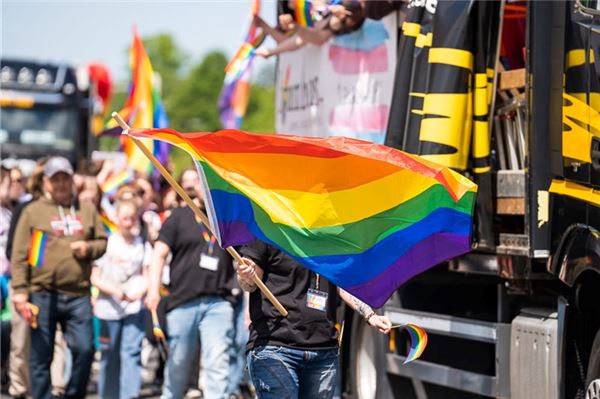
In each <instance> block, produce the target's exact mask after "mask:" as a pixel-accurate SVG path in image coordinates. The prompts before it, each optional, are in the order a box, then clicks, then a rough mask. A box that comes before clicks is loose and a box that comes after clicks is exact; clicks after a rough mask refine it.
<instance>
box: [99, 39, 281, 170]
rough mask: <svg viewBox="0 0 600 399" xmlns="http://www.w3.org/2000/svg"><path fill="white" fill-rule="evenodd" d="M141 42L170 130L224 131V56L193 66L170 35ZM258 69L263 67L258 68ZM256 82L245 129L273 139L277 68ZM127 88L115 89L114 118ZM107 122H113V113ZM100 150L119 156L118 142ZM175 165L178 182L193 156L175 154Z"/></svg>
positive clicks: (106, 142)
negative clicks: (221, 106) (156, 76)
mask: <svg viewBox="0 0 600 399" xmlns="http://www.w3.org/2000/svg"><path fill="white" fill-rule="evenodd" d="M143 42H144V47H145V48H146V52H147V53H148V56H149V57H150V61H151V63H152V67H153V69H154V71H156V72H158V73H159V74H160V75H161V80H162V87H161V97H162V100H163V102H164V104H165V108H166V111H167V115H168V117H169V122H170V125H171V127H172V128H173V129H176V130H179V131H181V132H212V131H216V130H219V129H221V122H220V120H219V109H218V99H219V94H220V92H221V88H222V86H223V79H224V77H225V72H224V69H225V66H226V65H227V62H228V58H227V57H226V55H225V54H224V53H223V52H222V51H219V50H215V51H211V52H209V53H208V54H206V55H205V56H204V57H203V58H202V60H200V62H197V63H193V62H190V59H189V56H188V55H186V54H185V53H184V52H183V51H182V50H181V49H179V48H178V47H177V43H176V42H175V40H174V39H173V38H172V37H171V36H170V35H169V34H164V33H162V34H158V35H155V36H151V37H146V38H144V39H143ZM189 64H191V65H189ZM260 65H261V63H257V64H256V66H260ZM256 66H255V67H256ZM255 76H256V79H255V81H254V82H255V83H254V84H252V87H251V89H250V101H249V103H248V111H247V113H246V117H245V118H244V121H243V122H242V129H244V130H247V131H251V132H261V133H263V132H264V133H271V132H274V131H275V88H274V81H275V78H274V76H275V67H274V64H273V63H267V64H264V65H262V66H261V67H260V69H258V70H257V72H256V75H255ZM128 87H129V82H125V83H123V84H120V85H119V87H117V90H115V93H114V94H113V96H112V99H111V102H110V104H109V107H108V109H109V110H110V111H111V112H112V111H118V110H120V109H121V108H123V104H125V99H126V98H127V90H128ZM107 118H110V113H109V115H107ZM99 148H100V149H102V150H108V151H111V150H113V151H116V150H118V148H119V140H118V138H113V137H100V139H99ZM171 159H172V160H173V163H174V167H175V171H174V175H175V176H177V175H179V173H181V171H182V170H183V169H185V168H186V167H188V166H191V165H192V161H191V159H190V157H189V155H188V154H187V153H185V152H183V151H181V150H178V149H177V148H174V149H173V150H172V152H171Z"/></svg>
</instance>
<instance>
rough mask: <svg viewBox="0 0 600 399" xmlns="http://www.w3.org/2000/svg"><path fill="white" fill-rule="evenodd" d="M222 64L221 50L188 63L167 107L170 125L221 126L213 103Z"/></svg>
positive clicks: (189, 128) (200, 128) (191, 129)
mask: <svg viewBox="0 0 600 399" xmlns="http://www.w3.org/2000/svg"><path fill="white" fill-rule="evenodd" d="M226 65H227V58H226V57H225V54H223V52H221V51H212V52H210V53H208V54H207V55H206V56H205V57H204V59H203V60H202V62H200V64H198V65H196V66H195V67H192V69H191V70H190V73H189V74H188V76H187V77H186V78H185V79H184V80H183V81H182V82H181V85H180V87H179V89H178V90H177V92H176V93H175V94H174V96H173V99H172V102H170V104H171V105H172V106H171V107H169V108H167V112H168V115H169V118H170V120H171V126H172V127H173V128H174V129H177V130H180V131H184V132H198V131H203V132H211V131H215V130H218V129H220V128H221V122H220V120H219V111H218V106H217V103H218V100H219V93H220V92H221V87H222V85H223V78H224V77H225V72H224V69H225V66H226Z"/></svg>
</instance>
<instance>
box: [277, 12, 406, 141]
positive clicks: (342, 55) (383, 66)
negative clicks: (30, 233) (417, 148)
mask: <svg viewBox="0 0 600 399" xmlns="http://www.w3.org/2000/svg"><path fill="white" fill-rule="evenodd" d="M396 18H397V17H396V15H395V14H392V15H389V16H387V17H386V18H384V19H382V20H381V21H375V20H369V19H367V20H366V21H365V23H364V24H363V26H362V28H361V29H360V30H358V31H356V32H353V33H350V34H347V35H342V36H334V37H333V38H332V39H331V40H330V41H329V42H328V43H326V44H324V45H323V46H313V45H309V46H306V47H304V48H302V49H300V50H298V51H295V52H289V53H284V54H282V55H281V56H280V58H279V64H278V71H277V93H276V100H277V107H276V112H277V115H276V128H277V132H279V133H290V134H297V135H306V136H347V137H354V138H359V139H363V140H369V141H373V142H375V143H383V141H384V139H385V131H386V127H387V122H388V115H389V109H390V103H391V99H392V89H393V82H394V70H395V67H396V48H397V46H396V45H397V42H396V40H397V29H398V28H397V27H398V23H397V19H396Z"/></svg>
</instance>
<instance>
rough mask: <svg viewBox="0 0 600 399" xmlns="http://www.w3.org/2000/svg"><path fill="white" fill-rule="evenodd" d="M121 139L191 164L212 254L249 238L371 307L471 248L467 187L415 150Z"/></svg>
mask: <svg viewBox="0 0 600 399" xmlns="http://www.w3.org/2000/svg"><path fill="white" fill-rule="evenodd" d="M130 134H131V135H133V136H135V137H138V138H142V137H152V138H153V139H157V140H164V141H167V142H169V143H171V144H173V145H176V146H178V147H180V148H182V149H183V150H185V151H187V152H188V153H189V154H190V155H191V156H192V157H193V158H194V159H195V160H196V162H197V165H198V167H199V170H200V172H201V175H202V176H203V182H204V191H205V198H206V204H207V210H208V216H209V218H210V220H211V224H212V226H213V230H214V232H215V235H216V237H217V240H218V241H219V243H220V244H221V246H222V247H226V246H233V245H241V244H244V243H248V242H250V241H252V240H254V239H255V238H259V239H260V240H262V241H264V242H267V243H270V244H272V245H275V246H277V247H278V248H280V249H281V250H283V251H284V252H286V253H288V254H289V255H290V256H292V257H293V258H295V259H296V260H298V261H299V262H300V263H302V264H304V265H305V266H306V267H308V268H309V269H311V270H313V271H315V272H317V273H320V274H321V275H323V276H324V277H326V278H327V279H328V280H330V281H331V282H333V283H334V284H336V285H338V286H340V287H342V288H344V289H345V290H347V291H348V292H350V293H351V294H353V295H354V296H356V297H357V298H360V299H361V300H362V301H364V302H366V303H368V304H370V305H371V306H374V307H380V306H382V305H383V304H384V303H385V301H386V300H387V298H389V296H390V295H391V294H392V293H393V292H394V291H395V290H396V288H397V287H398V286H399V285H400V284H402V283H403V282H405V281H407V280H408V279H410V278H411V277H413V276H414V275H416V274H418V273H421V272H423V271H425V270H427V269H429V268H431V267H433V266H435V265H437V264H439V263H441V262H443V261H445V260H448V259H450V258H453V257H455V256H458V255H461V254H464V253H466V252H468V251H470V249H471V246H470V233H471V222H472V210H473V205H474V201H475V194H476V190H477V186H476V185H475V184H474V183H472V182H471V181H470V180H468V179H467V178H465V177H463V176H461V175H460V174H458V173H456V172H453V171H452V170H450V169H448V168H445V167H442V166H440V165H437V164H434V163H433V162H430V161H427V160H425V159H423V158H420V157H418V156H416V155H411V154H407V153H404V152H401V151H399V150H395V149H392V148H389V147H385V146H383V145H379V144H374V143H371V142H367V141H362V140H356V139H350V138H345V137H328V138H315V137H299V136H288V135H260V134H250V133H246V132H242V131H239V130H222V131H219V132H216V133H186V134H181V133H178V132H177V131H175V130H171V129H156V130H134V131H132V132H131V133H130Z"/></svg>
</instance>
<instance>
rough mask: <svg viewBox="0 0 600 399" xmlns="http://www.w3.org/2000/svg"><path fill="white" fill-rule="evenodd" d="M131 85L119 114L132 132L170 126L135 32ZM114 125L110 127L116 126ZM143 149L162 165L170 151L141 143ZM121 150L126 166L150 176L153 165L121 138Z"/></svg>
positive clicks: (163, 147) (146, 141)
mask: <svg viewBox="0 0 600 399" xmlns="http://www.w3.org/2000/svg"><path fill="white" fill-rule="evenodd" d="M129 65H130V68H131V83H130V86H129V95H128V97H127V99H126V100H125V106H124V107H123V109H122V110H121V111H119V114H120V115H121V116H122V117H123V119H125V121H126V122H127V123H128V124H129V126H131V127H132V128H153V127H154V128H163V127H167V126H169V120H168V118H167V113H166V111H165V108H164V106H163V104H162V101H161V99H160V95H159V94H158V90H157V88H156V86H155V85H154V71H153V69H152V64H151V63H150V58H148V54H146V50H145V49H144V45H143V43H142V40H141V39H140V37H139V35H138V33H137V30H135V29H134V32H133V42H132V44H131V49H130V53H129ZM115 125H116V123H115V122H114V121H112V120H111V121H110V122H109V126H115ZM143 142H144V145H145V146H146V147H147V148H148V149H149V150H150V151H152V154H153V155H154V156H155V157H156V158H157V159H158V160H159V161H160V162H161V163H163V164H164V163H166V161H167V159H168V157H169V151H170V148H169V146H168V145H167V144H166V143H158V142H154V141H152V140H144V141H143ZM121 147H122V149H123V151H124V152H125V154H126V155H127V160H128V164H129V166H130V167H132V168H133V169H134V170H135V171H137V172H142V173H147V174H151V173H152V171H153V169H154V168H153V166H152V163H151V162H150V161H149V160H148V159H147V158H146V157H145V156H144V154H143V153H142V151H140V150H139V149H138V148H137V147H136V146H135V144H134V143H133V142H131V140H130V139H129V138H128V137H127V136H121Z"/></svg>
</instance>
